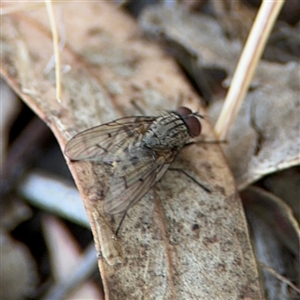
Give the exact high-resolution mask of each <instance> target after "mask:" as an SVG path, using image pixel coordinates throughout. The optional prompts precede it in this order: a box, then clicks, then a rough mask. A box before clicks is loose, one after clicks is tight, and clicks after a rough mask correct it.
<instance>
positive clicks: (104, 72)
mask: <svg viewBox="0 0 300 300" xmlns="http://www.w3.org/2000/svg"><path fill="white" fill-rule="evenodd" d="M56 9H58V10H59V11H61V12H62V13H63V16H64V17H63V18H62V20H61V21H60V22H61V24H60V25H61V26H64V31H65V37H66V44H65V46H64V49H63V50H62V64H63V65H64V66H66V65H67V66H69V69H70V70H69V71H68V72H67V73H65V74H64V75H63V91H64V92H63V97H62V99H63V101H62V103H58V102H57V101H56V100H55V86H54V80H53V74H52V72H51V73H50V74H47V75H43V70H44V68H45V66H46V65H47V62H48V60H49V59H50V57H51V55H52V44H51V35H50V31H49V29H48V22H47V20H48V19H47V15H46V12H45V9H43V8H42V9H39V10H36V11H33V12H30V13H18V14H15V15H11V16H5V17H4V18H3V22H2V26H3V29H2V44H3V47H2V51H3V52H2V56H1V57H2V69H1V71H2V74H3V76H5V78H6V80H7V81H8V82H9V83H10V85H11V86H12V87H13V88H14V90H15V91H17V93H19V94H20V95H21V97H22V98H23V99H24V101H25V102H26V103H28V105H29V106H30V107H31V108H32V109H33V110H34V111H35V112H36V113H37V114H38V115H39V116H40V117H41V118H42V119H44V120H45V121H46V122H47V124H48V125H49V126H50V128H51V129H52V131H53V132H54V134H55V136H56V138H57V140H58V141H59V143H60V146H61V148H62V149H63V148H64V146H65V144H66V141H67V140H69V139H70V138H71V137H72V136H73V135H74V134H75V133H77V132H79V131H81V130H83V129H86V128H89V127H91V126H93V125H97V124H100V123H103V122H107V121H111V120H113V119H116V118H117V117H121V116H125V115H134V114H137V113H138V112H137V110H136V108H135V106H134V105H132V104H131V103H132V100H135V102H136V103H137V104H138V106H139V107H142V108H143V109H144V110H145V112H146V113H147V114H149V115H153V114H157V110H159V109H162V108H165V109H174V108H175V107H176V105H177V103H178V100H182V103H183V104H184V105H186V106H188V107H190V108H191V109H196V108H197V107H198V103H199V102H198V101H199V99H198V98H197V96H196V95H195V94H194V93H193V92H192V91H191V88H190V86H189V85H188V84H186V82H185V80H184V78H183V76H182V75H181V74H180V73H179V72H178V69H177V67H176V66H175V65H174V63H173V62H172V61H171V60H170V59H169V58H167V57H166V56H165V55H164V53H163V52H162V51H161V50H159V49H158V48H157V47H156V46H154V45H152V44H150V43H149V42H147V41H145V40H143V39H142V38H141V37H140V36H139V31H138V30H137V28H136V24H135V23H134V22H133V21H132V20H131V19H130V18H129V17H128V16H126V15H125V14H124V13H123V12H122V11H121V10H119V9H117V8H115V7H114V6H112V5H110V4H108V3H106V2H100V3H85V4H80V3H78V2H76V3H71V4H70V5H68V4H67V3H65V4H61V5H59V6H57V7H56ZM71 16H76V17H71ZM112 19H114V20H118V22H114V23H113V22H112ZM24 70H26V72H24ZM203 127H204V128H203V130H204V134H205V135H206V136H208V137H211V139H214V137H213V133H212V129H211V126H210V125H209V124H208V121H207V120H205V121H204V122H203ZM179 163H180V165H181V167H182V168H184V170H185V171H186V172H189V173H190V174H191V175H192V176H193V177H195V179H197V180H198V181H201V182H202V183H203V184H205V185H206V186H207V187H209V188H210V189H211V191H212V193H211V194H208V193H207V192H205V191H204V190H203V189H202V188H200V187H199V186H198V185H197V184H195V183H194V182H193V181H191V180H190V179H189V178H187V177H186V176H185V175H184V174H181V173H178V172H177V173H174V172H173V173H172V172H169V173H167V174H166V176H165V177H164V178H163V180H162V181H161V182H160V183H159V184H157V186H156V187H155V188H154V189H153V190H152V191H150V192H149V194H148V195H147V196H146V197H145V198H144V199H143V200H141V201H140V202H139V203H138V204H137V205H135V206H134V207H133V208H131V209H130V210H129V211H128V215H127V217H126V219H125V222H124V224H123V226H122V228H121V232H120V238H119V239H118V240H113V239H111V235H112V232H113V231H114V230H115V228H116V226H117V224H118V220H119V219H120V217H119V216H108V215H106V214H104V213H103V207H102V206H103V199H104V198H105V193H106V191H107V187H108V177H107V174H106V173H105V170H104V169H103V168H101V166H100V165H97V164H91V163H89V162H79V163H69V167H70V169H71V171H72V174H73V176H74V178H75V181H76V184H77V186H78V188H79V191H80V193H81V195H82V197H83V200H84V204H85V207H86V209H87V213H88V216H89V219H90V222H91V227H92V231H93V234H94V239H95V243H96V248H97V251H98V253H99V255H102V257H100V259H99V267H100V271H101V277H102V279H103V285H104V292H105V296H106V299H140V298H144V299H211V297H212V296H214V297H217V298H218V299H246V298H247V299H261V294H260V287H259V283H258V281H257V280H258V273H257V269H256V263H255V260H254V257H253V254H252V250H251V246H250V243H249V238H248V232H247V225H246V222H245V217H244V214H243V209H242V206H241V203H240V200H239V198H238V195H237V193H236V190H235V186H234V181H233V178H232V176H231V174H230V171H229V169H228V167H227V166H226V163H225V160H224V158H223V156H222V152H221V151H220V148H219V146H218V145H209V144H207V145H205V144H198V145H193V146H191V147H188V148H186V149H185V150H184V151H183V153H182V155H181V156H180V160H179Z"/></svg>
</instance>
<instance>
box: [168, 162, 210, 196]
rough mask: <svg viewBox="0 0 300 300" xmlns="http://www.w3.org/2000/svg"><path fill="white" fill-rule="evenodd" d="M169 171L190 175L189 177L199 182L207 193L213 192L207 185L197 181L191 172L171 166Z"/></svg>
mask: <svg viewBox="0 0 300 300" xmlns="http://www.w3.org/2000/svg"><path fill="white" fill-rule="evenodd" d="M168 171H176V172H181V173H183V174H184V175H185V176H186V177H188V178H189V179H191V180H192V181H193V182H195V183H196V184H198V185H199V186H200V187H201V188H202V189H203V190H204V191H206V192H207V193H211V190H210V189H209V188H208V187H206V186H205V185H204V184H203V183H201V182H199V181H197V180H196V179H195V178H193V177H192V176H191V175H190V174H189V173H187V172H186V171H184V170H182V169H179V168H169V169H168Z"/></svg>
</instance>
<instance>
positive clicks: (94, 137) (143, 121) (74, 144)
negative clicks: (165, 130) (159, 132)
mask: <svg viewBox="0 0 300 300" xmlns="http://www.w3.org/2000/svg"><path fill="white" fill-rule="evenodd" d="M154 120H155V117H126V118H122V119H118V120H115V121H113V122H110V123H106V124H103V125H100V126H96V127H93V128H90V129H87V130H85V131H83V132H80V133H78V134H77V135H75V136H74V137H73V138H72V139H71V140H70V141H69V142H68V143H67V145H66V148H65V155H66V156H68V157H69V158H70V159H72V160H91V161H101V160H102V159H103V157H104V156H106V155H107V154H108V153H109V152H116V151H117V150H118V149H121V148H125V147H126V145H128V144H130V143H135V142H136V141H138V140H139V139H141V137H142V136H143V134H144V133H145V132H146V131H147V129H148V128H149V126H150V125H151V124H152V122H153V121H154Z"/></svg>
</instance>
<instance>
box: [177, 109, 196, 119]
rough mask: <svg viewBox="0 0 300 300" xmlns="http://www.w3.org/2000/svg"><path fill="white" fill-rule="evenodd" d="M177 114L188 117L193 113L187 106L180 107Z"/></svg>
mask: <svg viewBox="0 0 300 300" xmlns="http://www.w3.org/2000/svg"><path fill="white" fill-rule="evenodd" d="M177 113H178V114H179V115H180V116H182V117H185V116H188V115H190V114H192V113H193V112H192V111H191V110H190V109H189V108H187V107H185V106H180V107H178V109H177Z"/></svg>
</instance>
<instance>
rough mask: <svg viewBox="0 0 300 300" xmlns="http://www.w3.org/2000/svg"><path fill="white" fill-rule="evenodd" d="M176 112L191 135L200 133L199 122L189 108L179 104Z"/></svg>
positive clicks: (194, 135)
mask: <svg viewBox="0 0 300 300" xmlns="http://www.w3.org/2000/svg"><path fill="white" fill-rule="evenodd" d="M177 113H178V114H179V115H180V116H181V117H182V118H183V120H184V122H185V124H186V126H187V128H188V130H189V133H190V135H191V137H196V136H198V135H199V134H200V133H201V123H200V121H199V119H198V118H197V117H195V116H194V115H193V112H192V111H191V110H190V109H189V108H187V107H185V106H180V107H179V108H178V109H177Z"/></svg>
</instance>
